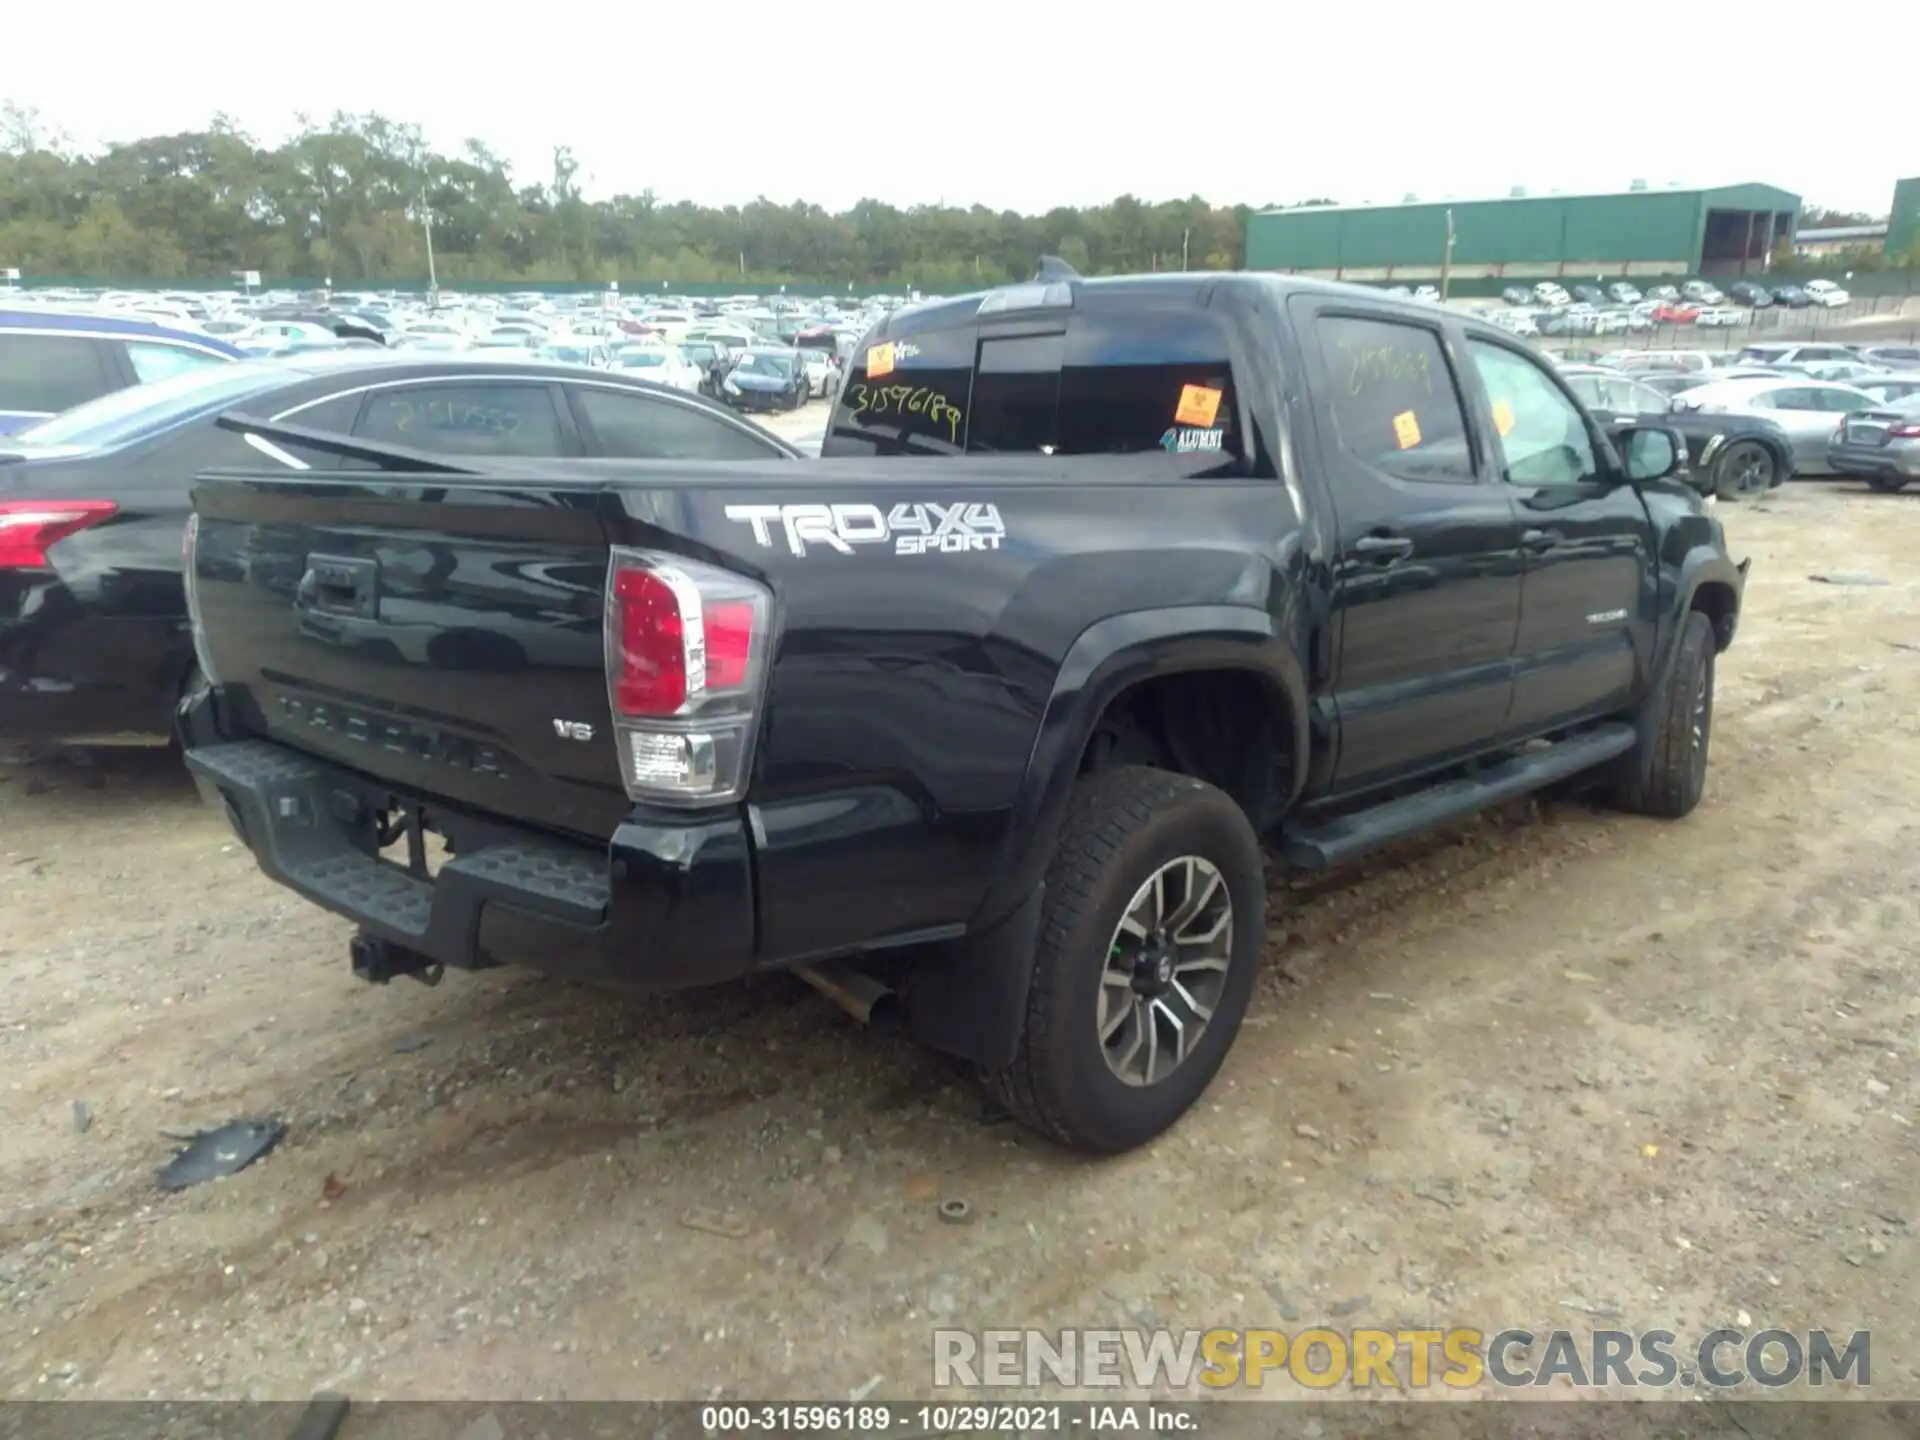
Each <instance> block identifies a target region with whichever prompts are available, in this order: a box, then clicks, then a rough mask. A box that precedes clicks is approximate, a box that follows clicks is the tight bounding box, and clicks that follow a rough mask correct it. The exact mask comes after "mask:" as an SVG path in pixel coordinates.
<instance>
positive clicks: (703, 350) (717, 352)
mask: <svg viewBox="0 0 1920 1440" xmlns="http://www.w3.org/2000/svg"><path fill="white" fill-rule="evenodd" d="M680 353H681V354H682V355H685V356H686V357H687V359H689V360H691V361H692V362H693V363H694V364H696V365H698V366H699V367H700V393H701V394H702V395H711V396H713V397H714V398H715V399H716V400H717V399H719V398H720V382H721V381H722V380H724V379H725V378H726V374H727V348H726V346H724V345H721V344H719V343H718V342H717V341H713V340H683V341H681V342H680Z"/></svg>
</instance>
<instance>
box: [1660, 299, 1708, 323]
mask: <svg viewBox="0 0 1920 1440" xmlns="http://www.w3.org/2000/svg"><path fill="white" fill-rule="evenodd" d="M1699 318H1700V307H1699V306H1697V305H1690V304H1688V303H1686V302H1685V301H1681V300H1663V301H1661V302H1660V304H1659V305H1658V306H1657V307H1656V308H1655V310H1654V312H1653V320H1654V323H1655V324H1656V325H1691V324H1693V322H1694V321H1696V320H1698V319H1699Z"/></svg>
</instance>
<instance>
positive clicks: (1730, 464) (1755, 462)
mask: <svg viewBox="0 0 1920 1440" xmlns="http://www.w3.org/2000/svg"><path fill="white" fill-rule="evenodd" d="M1778 469H1779V467H1778V466H1777V465H1776V464H1775V463H1774V458H1773V455H1772V454H1771V453H1770V452H1769V451H1768V450H1767V447H1766V446H1764V445H1762V444H1760V443H1759V442H1758V441H1757V440H1736V441H1735V442H1734V443H1733V444H1731V445H1729V446H1728V447H1727V448H1726V451H1725V453H1723V454H1722V455H1721V456H1720V457H1719V458H1718V459H1717V460H1715V461H1714V462H1713V491H1714V494H1716V495H1718V496H1719V497H1720V498H1721V499H1722V500H1757V499H1759V498H1760V497H1761V496H1762V495H1765V494H1766V493H1767V492H1768V491H1769V490H1771V489H1772V488H1773V487H1774V483H1775V482H1774V476H1775V474H1776V473H1777V472H1778Z"/></svg>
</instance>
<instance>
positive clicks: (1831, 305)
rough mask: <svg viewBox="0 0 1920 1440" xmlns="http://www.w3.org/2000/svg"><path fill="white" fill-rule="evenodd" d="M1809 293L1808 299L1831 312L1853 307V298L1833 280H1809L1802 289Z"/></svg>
mask: <svg viewBox="0 0 1920 1440" xmlns="http://www.w3.org/2000/svg"><path fill="white" fill-rule="evenodd" d="M1800 288H1801V289H1802V290H1805V291H1806V292H1807V298H1808V299H1810V300H1812V301H1813V303H1814V304H1816V305H1824V306H1826V307H1827V309H1829V310H1837V309H1839V308H1840V307H1841V306H1842V305H1851V304H1852V303H1853V297H1852V296H1851V295H1849V294H1848V293H1847V292H1846V291H1844V290H1842V289H1841V288H1840V287H1839V286H1838V285H1836V284H1834V283H1833V281H1831V280H1809V281H1808V282H1807V283H1806V284H1805V285H1802V286H1801V287H1800Z"/></svg>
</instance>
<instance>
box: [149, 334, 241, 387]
mask: <svg viewBox="0 0 1920 1440" xmlns="http://www.w3.org/2000/svg"><path fill="white" fill-rule="evenodd" d="M127 359H128V360H129V361H131V362H132V364H133V373H134V374H135V375H137V376H139V377H140V383H141V384H142V385H146V384H148V383H150V382H152V381H154V380H164V379H166V378H167V377H168V376H169V375H178V374H181V373H182V372H183V371H187V370H204V369H205V368H206V367H207V366H209V365H225V364H228V363H229V361H228V360H227V358H226V357H225V356H224V355H210V354H208V353H207V352H206V351H205V350H194V349H192V348H190V347H188V346H186V345H164V344H161V343H159V342H157V341H153V340H129V341H127Z"/></svg>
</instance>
